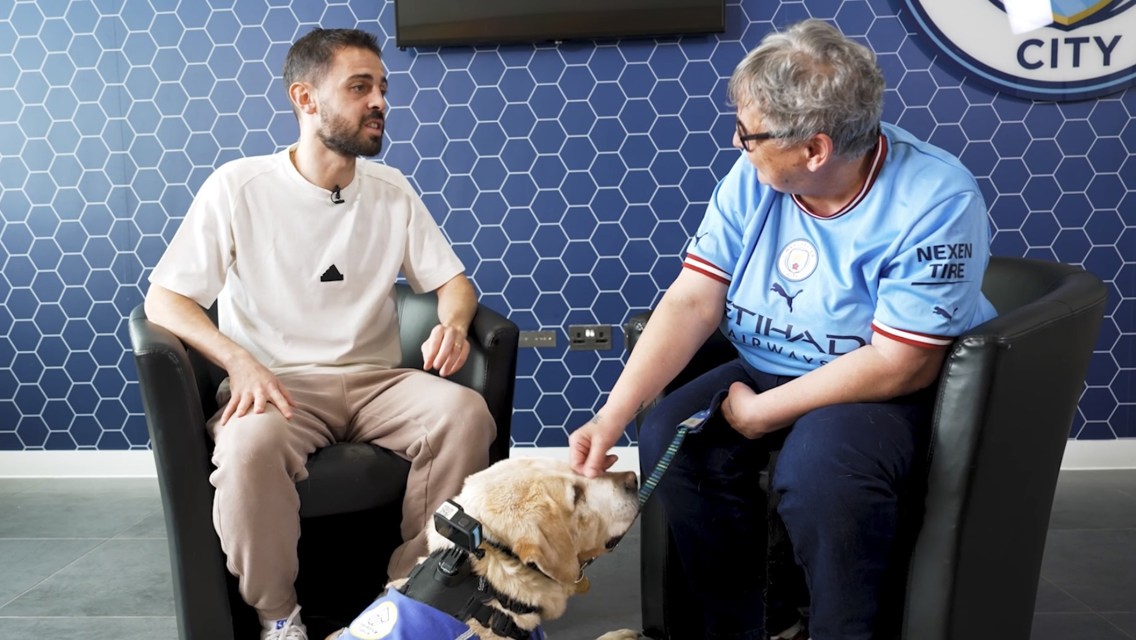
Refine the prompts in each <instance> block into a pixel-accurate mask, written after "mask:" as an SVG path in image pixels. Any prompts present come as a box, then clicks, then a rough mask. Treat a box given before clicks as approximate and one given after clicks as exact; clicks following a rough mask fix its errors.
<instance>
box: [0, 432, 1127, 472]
mask: <svg viewBox="0 0 1136 640" xmlns="http://www.w3.org/2000/svg"><path fill="white" fill-rule="evenodd" d="M612 453H614V454H615V455H617V456H619V460H618V461H617V462H616V463H615V466H613V467H612V470H613V471H638V470H639V449H638V448H637V447H615V448H614V449H612ZM511 455H513V456H517V457H522V456H534V457H542V458H556V459H560V460H567V459H568V447H539V448H537V447H513V449H512V450H511ZM1061 468H1062V469H1136V438H1122V439H1120V440H1070V441H1069V443H1068V444H1066V445H1065V457H1064V458H1063V459H1062V461H1061ZM156 475H157V474H156V471H155V468H154V457H153V455H152V453H151V452H150V451H0V478H153V477H155V476H156Z"/></svg>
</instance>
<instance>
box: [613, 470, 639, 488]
mask: <svg viewBox="0 0 1136 640" xmlns="http://www.w3.org/2000/svg"><path fill="white" fill-rule="evenodd" d="M618 475H619V476H620V478H619V483H620V484H622V485H623V488H624V489H626V490H627V491H629V492H630V493H635V492H637V491H639V478H637V477H636V476H635V472H634V471H624V472H622V473H620V474H618Z"/></svg>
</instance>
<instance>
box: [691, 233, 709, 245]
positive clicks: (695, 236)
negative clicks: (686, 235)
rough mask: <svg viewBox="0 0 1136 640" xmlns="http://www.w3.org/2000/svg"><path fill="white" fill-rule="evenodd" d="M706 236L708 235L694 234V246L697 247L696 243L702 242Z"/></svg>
mask: <svg viewBox="0 0 1136 640" xmlns="http://www.w3.org/2000/svg"><path fill="white" fill-rule="evenodd" d="M707 235H708V234H707V233H696V234H694V246H696V247H697V246H698V242H699V241H700V240H702V239H703V238H705V237H706V236H707Z"/></svg>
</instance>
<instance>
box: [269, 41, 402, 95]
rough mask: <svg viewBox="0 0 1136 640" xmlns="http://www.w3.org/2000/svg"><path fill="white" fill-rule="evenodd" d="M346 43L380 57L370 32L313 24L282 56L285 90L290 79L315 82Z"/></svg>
mask: <svg viewBox="0 0 1136 640" xmlns="http://www.w3.org/2000/svg"><path fill="white" fill-rule="evenodd" d="M345 47H354V48H357V49H367V50H368V51H371V52H372V53H374V54H375V55H376V56H379V58H382V57H383V54H382V51H380V50H379V42H378V40H377V39H376V38H375V36H374V35H373V34H370V33H367V32H366V31H361V30H359V29H320V28H316V29H314V30H312V31H311V32H309V33H307V34H305V35H304V37H302V38H300V39H299V40H297V41H296V42H295V44H293V45H292V48H290V49H289V50H288V57H287V58H285V59H284V90H285V91H287V90H288V87H291V86H292V83H293V82H315V81H318V80H319V79H320V78H322V77H323V76H324V75H326V74H327V71H328V68H329V67H330V66H331V61H332V60H333V59H334V58H335V54H336V53H338V52H339V50H340V49H343V48H345Z"/></svg>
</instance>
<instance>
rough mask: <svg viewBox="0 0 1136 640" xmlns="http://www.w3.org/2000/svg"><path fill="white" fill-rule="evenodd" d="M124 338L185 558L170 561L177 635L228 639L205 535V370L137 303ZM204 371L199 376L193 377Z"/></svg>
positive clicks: (216, 552)
mask: <svg viewBox="0 0 1136 640" xmlns="http://www.w3.org/2000/svg"><path fill="white" fill-rule="evenodd" d="M129 328H130V339H131V342H132V344H133V345H134V362H135V365H136V367H137V369H138V387H139V391H140V392H141V395H142V406H143V407H144V409H145V412H146V426H147V429H148V430H149V432H150V446H151V448H152V449H153V452H154V463H155V466H156V468H157V474H158V486H159V488H160V490H161V494H162V504H163V505H165V508H164V509H163V511H164V513H165V520H166V535H167V536H168V538H169V545H170V555H171V556H172V557H191V558H195V559H197V560H198V561H197V562H195V563H194V565H193V566H191V567H185V566H182V565H180V564H179V563H172V569H173V587H174V601H175V603H176V604H177V607H178V609H179V611H178V615H177V619H178V626H179V634H180V637H183V638H218V639H225V638H232V633H233V630H232V628H231V627H230V626H229V622H228V620H227V618H221V617H218V616H214V615H202V612H216V611H229V600H228V591H227V588H226V573H225V560H224V558H223V557H222V554H221V550H220V546H219V545H218V543H217V536H216V534H215V533H214V532H213V487H212V486H211V485H210V484H209V473H210V472H211V471H212V468H211V465H210V464H209V460H210V455H209V443H208V435H207V434H206V433H205V429H204V427H203V425H204V424H205V415H204V412H203V409H202V395H201V393H200V387H199V379H201V382H203V383H204V382H206V381H207V380H208V378H209V371H208V369H207V368H205V367H197V368H195V367H194V366H193V364H194V363H193V358H191V355H190V353H189V352H187V351H186V348H185V346H184V345H183V344H182V342H181V340H179V339H178V338H177V337H176V336H174V334H172V333H170V331H168V330H167V329H165V328H163V327H161V326H159V325H157V324H155V323H153V322H150V321H149V320H147V319H146V313H145V311H144V310H143V307H142V305H139V306H138V307H136V308H135V309H134V310H133V312H132V313H131V314H130V325H129ZM201 369H206V371H201Z"/></svg>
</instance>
